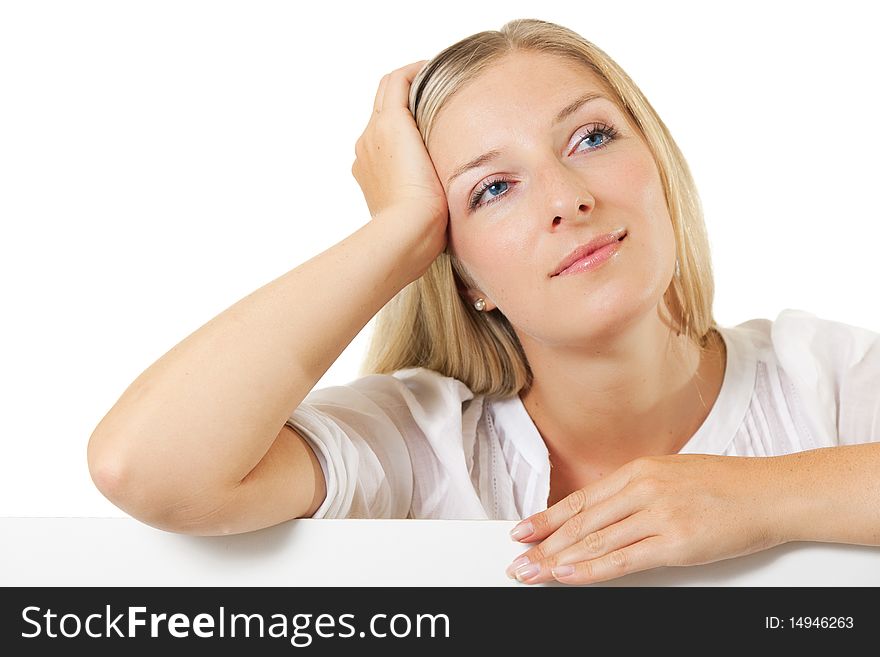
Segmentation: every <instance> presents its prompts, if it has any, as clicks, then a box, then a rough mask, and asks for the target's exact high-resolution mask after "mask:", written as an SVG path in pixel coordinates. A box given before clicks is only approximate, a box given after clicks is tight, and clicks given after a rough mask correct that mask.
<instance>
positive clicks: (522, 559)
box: [507, 555, 529, 579]
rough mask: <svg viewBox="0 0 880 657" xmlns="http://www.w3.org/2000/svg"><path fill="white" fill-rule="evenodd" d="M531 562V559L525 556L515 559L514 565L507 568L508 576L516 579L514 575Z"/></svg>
mask: <svg viewBox="0 0 880 657" xmlns="http://www.w3.org/2000/svg"><path fill="white" fill-rule="evenodd" d="M528 562H529V558H528V557H527V556H525V555H523V556H521V557H519V558H517V559H514V561H513V563H512V564H510V565H509V566H508V567H507V576H508V577H510V578H511V579H513V578H514V577H515V575H514V573H515V572H516V571H517V569H518V568H521V567H522V566H525V565H526V564H527V563H528Z"/></svg>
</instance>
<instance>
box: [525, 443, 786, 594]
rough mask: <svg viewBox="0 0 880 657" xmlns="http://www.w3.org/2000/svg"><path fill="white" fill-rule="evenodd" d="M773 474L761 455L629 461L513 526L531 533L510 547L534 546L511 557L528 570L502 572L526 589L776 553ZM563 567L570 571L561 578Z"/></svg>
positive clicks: (779, 534) (777, 528) (781, 539)
mask: <svg viewBox="0 0 880 657" xmlns="http://www.w3.org/2000/svg"><path fill="white" fill-rule="evenodd" d="M773 474H774V470H773V459H772V458H767V457H743V456H714V455H709V454H672V455H666V456H647V457H641V458H638V459H635V460H633V461H630V462H629V463H627V464H626V465H624V466H622V467H621V468H618V469H617V470H616V471H614V472H613V473H611V474H609V475H608V476H607V477H604V478H602V479H600V480H599V481H596V482H594V483H592V484H590V485H589V486H587V487H585V488H582V489H579V490H576V491H575V492H573V493H572V494H571V495H569V496H568V497H566V498H564V499H562V500H560V501H559V502H557V503H556V504H554V505H553V506H551V507H549V508H548V509H547V510H546V511H542V512H540V513H537V514H535V515H533V516H530V517H529V518H525V519H524V520H523V521H521V522H520V523H519V524H518V525H517V527H521V526H523V525H527V523H528V522H531V524H532V527H533V528H534V531H533V532H532V533H528V531H527V532H526V533H525V534H524V535H522V536H519V537H518V538H517V539H516V540H522V541H524V542H528V543H535V545H533V546H532V547H531V548H529V549H528V550H527V551H526V552H524V553H523V554H522V555H520V556H519V557H517V559H514V564H516V563H517V561H518V560H520V559H522V557H527V558H528V563H527V564H526V565H525V566H523V565H518V566H516V567H514V565H513V564H511V566H508V570H507V574H508V576H510V577H514V576H515V577H516V578H517V579H518V580H519V581H521V582H524V583H527V584H538V583H541V582H548V581H554V580H558V581H560V582H563V583H565V584H590V583H593V582H601V581H605V580H609V579H614V578H616V577H620V576H622V575H627V574H629V573H635V572H638V571H641V570H647V569H650V568H656V567H657V566H690V565H697V564H705V563H711V562H713V561H719V560H721V559H729V558H731V557H738V556H743V555H746V554H751V553H753V552H758V551H760V550H766V549H768V548H771V547H774V546H776V545H779V544H781V543H784V542H785V541H786V540H787V539H786V538H785V537H784V534H783V532H782V529H781V526H780V522H779V518H777V517H775V515H774V513H773V510H774V506H773V502H774V486H773V483H774V477H773ZM514 529H516V528H514ZM535 566H537V568H535ZM562 566H569V567H570V570H571V571H572V572H571V573H570V574H568V575H563V574H562V573H563V570H564V569H562V568H560V567H562ZM529 567H532V569H533V570H534V572H533V573H531V574H529V573H528V572H527V570H526V569H527V568H529ZM514 570H516V573H514Z"/></svg>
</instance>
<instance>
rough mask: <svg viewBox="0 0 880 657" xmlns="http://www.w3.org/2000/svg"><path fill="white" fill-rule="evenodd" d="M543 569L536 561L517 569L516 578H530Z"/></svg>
mask: <svg viewBox="0 0 880 657" xmlns="http://www.w3.org/2000/svg"><path fill="white" fill-rule="evenodd" d="M539 570H541V567H540V566H539V565H538V564H536V563H531V564H527V565H525V566H522V567H520V568H519V569H517V571H516V578H517V579H518V580H524V579H528V578H529V577H534V576H535V575H537V574H538V571H539Z"/></svg>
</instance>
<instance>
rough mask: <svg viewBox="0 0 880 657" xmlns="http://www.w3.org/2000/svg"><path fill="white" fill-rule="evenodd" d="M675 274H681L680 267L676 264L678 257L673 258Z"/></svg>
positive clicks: (677, 275)
mask: <svg viewBox="0 0 880 657" xmlns="http://www.w3.org/2000/svg"><path fill="white" fill-rule="evenodd" d="M675 276H676V277H680V276H681V267H679V266H678V258H676V259H675Z"/></svg>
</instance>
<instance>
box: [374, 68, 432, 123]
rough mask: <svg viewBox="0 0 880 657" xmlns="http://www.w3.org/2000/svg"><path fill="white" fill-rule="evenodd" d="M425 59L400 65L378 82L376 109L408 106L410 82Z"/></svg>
mask: <svg viewBox="0 0 880 657" xmlns="http://www.w3.org/2000/svg"><path fill="white" fill-rule="evenodd" d="M427 61H428V60H427V59H423V60H421V61H418V62H413V63H412V64H407V65H406V66H401V67H400V68H398V69H395V70H393V71H391V73H389V74H388V75H386V76H385V78H383V79H382V82H381V83H380V84H379V86H380V89H379V92H378V93H377V100H378V109H377V111H379V112H381V111H382V110H383V109H384V108H385V107H406V108H408V107H409V87H410V84H411V83H412V81H413V80H414V79H415V77H416V75H418V73H419V71H421V70H422V67H424V65H425V63H426V62H427Z"/></svg>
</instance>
